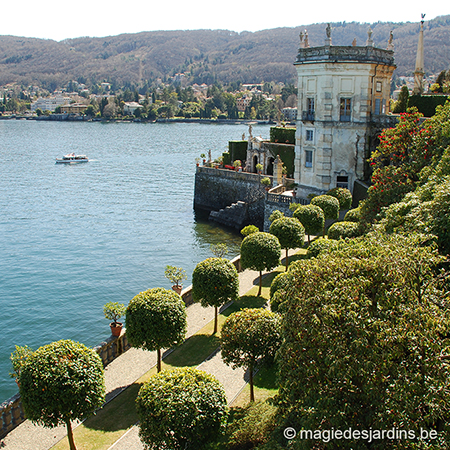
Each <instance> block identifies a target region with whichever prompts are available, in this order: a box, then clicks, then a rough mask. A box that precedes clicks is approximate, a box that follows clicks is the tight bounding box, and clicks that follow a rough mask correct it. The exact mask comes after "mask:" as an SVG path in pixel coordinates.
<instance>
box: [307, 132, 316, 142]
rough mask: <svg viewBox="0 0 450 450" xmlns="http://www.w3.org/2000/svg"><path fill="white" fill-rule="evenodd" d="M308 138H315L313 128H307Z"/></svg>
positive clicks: (309, 139)
mask: <svg viewBox="0 0 450 450" xmlns="http://www.w3.org/2000/svg"><path fill="white" fill-rule="evenodd" d="M306 140H307V141H313V140H314V131H313V130H306Z"/></svg>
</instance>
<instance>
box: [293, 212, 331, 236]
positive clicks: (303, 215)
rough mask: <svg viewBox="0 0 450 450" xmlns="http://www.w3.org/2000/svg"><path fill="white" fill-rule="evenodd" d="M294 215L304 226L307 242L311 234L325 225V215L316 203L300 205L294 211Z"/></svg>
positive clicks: (318, 231)
mask: <svg viewBox="0 0 450 450" xmlns="http://www.w3.org/2000/svg"><path fill="white" fill-rule="evenodd" d="M294 217H295V218H296V219H297V220H299V221H300V223H301V224H302V225H303V226H304V227H305V232H306V234H307V235H308V242H309V241H310V235H311V234H318V233H320V232H321V231H322V230H323V227H324V225H325V215H324V213H323V210H322V208H320V207H319V206H316V205H300V206H298V207H297V208H296V209H295V211H294Z"/></svg>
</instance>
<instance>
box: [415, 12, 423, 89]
mask: <svg viewBox="0 0 450 450" xmlns="http://www.w3.org/2000/svg"><path fill="white" fill-rule="evenodd" d="M424 18H425V14H422V20H421V22H420V32H419V42H418V43H417V56H416V70H415V71H414V88H413V94H414V95H422V94H423V76H424V71H423V66H424V64H423V22H424V20H423V19H424Z"/></svg>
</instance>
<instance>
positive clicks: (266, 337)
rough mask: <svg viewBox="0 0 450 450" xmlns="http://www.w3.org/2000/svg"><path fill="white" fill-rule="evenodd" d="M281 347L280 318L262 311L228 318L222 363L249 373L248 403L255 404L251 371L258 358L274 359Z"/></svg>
mask: <svg viewBox="0 0 450 450" xmlns="http://www.w3.org/2000/svg"><path fill="white" fill-rule="evenodd" d="M280 344H281V338H280V319H279V316H278V315H277V314H275V313H273V312H271V311H268V310H267V309H263V308H254V309H250V308H246V309H242V310H241V311H237V312H235V313H233V314H231V315H230V316H229V317H228V318H227V320H226V321H225V323H224V324H223V327H222V331H221V337H220V345H221V349H222V359H223V360H224V362H225V364H228V365H231V366H232V367H233V368H236V367H245V368H246V369H248V372H249V384H250V401H251V402H253V401H254V400H255V395H254V391H253V370H254V368H255V364H256V362H257V361H258V359H260V358H267V357H274V356H275V352H276V351H277V349H278V348H279V346H280Z"/></svg>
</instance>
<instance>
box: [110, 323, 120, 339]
mask: <svg viewBox="0 0 450 450" xmlns="http://www.w3.org/2000/svg"><path fill="white" fill-rule="evenodd" d="M109 326H110V328H111V334H112V335H113V336H115V337H118V336H120V333H121V332H122V328H123V324H122V323H120V322H116V323H114V322H111V323H110V324H109Z"/></svg>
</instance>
